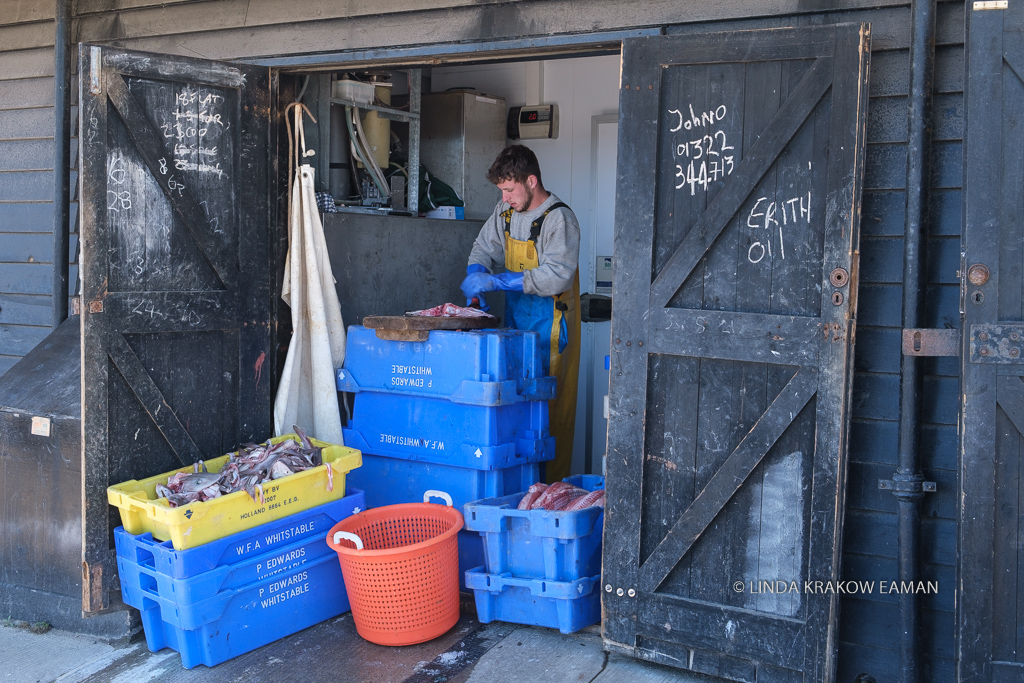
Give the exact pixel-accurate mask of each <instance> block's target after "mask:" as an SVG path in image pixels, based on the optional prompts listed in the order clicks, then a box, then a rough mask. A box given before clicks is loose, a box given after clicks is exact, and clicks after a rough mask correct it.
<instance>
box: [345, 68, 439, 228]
mask: <svg viewBox="0 0 1024 683" xmlns="http://www.w3.org/2000/svg"><path fill="white" fill-rule="evenodd" d="M422 76H423V73H422V71H420V70H419V69H409V111H404V110H402V109H393V108H391V107H380V106H377V105H375V104H361V103H359V102H354V101H352V100H343V99H336V98H333V97H332V98H330V100H329V101H330V103H331V104H332V105H334V104H337V105H341V106H347V107H356V108H357V109H369V110H371V111H375V112H378V113H379V114H380V115H381V116H383V117H384V118H386V119H388V120H390V121H407V122H408V123H409V160H408V167H407V168H406V171H407V173H408V180H407V183H406V191H405V196H406V207H407V208H408V209H409V211H410V212H412V214H413V215H414V216H416V215H418V209H419V202H420V101H421V95H422V87H423V86H422V83H423V80H422ZM328 120H329V119H328ZM394 208H397V207H394Z"/></svg>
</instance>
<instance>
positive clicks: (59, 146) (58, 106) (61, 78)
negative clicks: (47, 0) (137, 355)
mask: <svg viewBox="0 0 1024 683" xmlns="http://www.w3.org/2000/svg"><path fill="white" fill-rule="evenodd" d="M71 2H72V0H56V27H55V29H54V45H53V114H54V116H53V119H54V131H53V327H54V328H56V327H57V326H58V325H60V324H61V323H62V322H64V320H65V319H66V318H67V317H68V255H69V251H70V242H71V235H70V226H69V225H68V223H69V222H70V204H71V178H70V175H71V113H70V107H69V104H70V97H69V95H70V90H71V65H70V60H69V53H70V50H71Z"/></svg>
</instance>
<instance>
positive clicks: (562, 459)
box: [502, 202, 580, 483]
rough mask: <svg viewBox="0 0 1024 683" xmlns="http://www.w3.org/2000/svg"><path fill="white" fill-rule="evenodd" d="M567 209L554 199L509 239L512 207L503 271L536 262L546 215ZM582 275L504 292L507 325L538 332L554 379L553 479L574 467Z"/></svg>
mask: <svg viewBox="0 0 1024 683" xmlns="http://www.w3.org/2000/svg"><path fill="white" fill-rule="evenodd" d="M563 206H565V207H566V208H569V207H567V206H566V205H565V204H563V203H561V202H558V203H556V204H553V205H552V206H551V207H550V208H548V210H547V211H545V212H544V214H543V215H541V217H540V218H538V219H537V220H535V221H534V222H533V224H532V225H531V226H530V238H529V239H528V240H525V241H523V240H517V239H513V238H512V234H511V225H512V209H508V210H507V211H505V212H504V213H502V217H503V218H504V219H505V269H506V270H508V271H509V272H512V273H519V272H522V271H524V270H530V269H532V268H536V267H538V266H539V265H540V258H539V257H538V255H537V238H538V237H539V236H540V229H541V226H542V225H543V224H544V219H545V218H547V215H548V214H549V213H551V211H553V210H554V209H557V208H559V207H563ZM579 310H580V274H579V270H578V269H577V271H576V276H575V278H574V279H573V284H572V289H569V290H566V291H564V292H562V293H561V294H559V295H558V296H553V297H551V296H537V295H535V294H526V293H524V292H506V293H505V324H506V325H508V327H511V328H513V329H517V330H533V331H535V332H537V333H538V334H539V335H540V345H541V356H542V359H543V363H544V369H545V370H547V372H548V374H549V375H551V376H553V377H555V378H556V380H557V386H558V389H557V393H556V394H555V398H554V399H553V400H551V401H549V402H548V414H549V417H550V420H551V435H552V436H553V437H555V459H554V460H553V461H551V462H549V463H547V466H546V474H545V479H546V480H547V481H548V483H552V482H556V481H559V480H561V479H564V478H565V477H567V476H569V471H570V468H571V467H572V446H573V435H574V433H575V429H576V391H577V387H578V384H579V371H580V316H579Z"/></svg>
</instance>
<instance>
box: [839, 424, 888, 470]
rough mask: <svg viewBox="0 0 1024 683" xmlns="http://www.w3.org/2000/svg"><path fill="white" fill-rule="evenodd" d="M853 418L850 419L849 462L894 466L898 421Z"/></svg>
mask: <svg viewBox="0 0 1024 683" xmlns="http://www.w3.org/2000/svg"><path fill="white" fill-rule="evenodd" d="M889 417H890V419H888V420H864V419H858V418H857V416H854V419H853V420H851V421H850V462H855V461H856V462H879V463H886V464H888V465H890V466H892V467H895V466H896V448H897V445H898V442H897V439H898V438H899V436H898V434H899V431H898V426H897V425H898V422H897V421H896V420H895V416H894V415H891V416H889Z"/></svg>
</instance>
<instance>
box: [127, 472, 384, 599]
mask: <svg viewBox="0 0 1024 683" xmlns="http://www.w3.org/2000/svg"><path fill="white" fill-rule="evenodd" d="M347 492H348V494H349V495H347V496H345V498H343V499H341V500H339V501H337V502H335V503H329V504H327V505H321V506H320V507H318V508H313V510H309V511H307V512H305V513H297V514H295V515H293V516H291V517H287V518H285V519H284V520H281V522H287V523H274V524H267V525H264V526H265V528H264V527H258V528H257V529H253V530H250V531H247V532H242V533H240V534H236V535H235V536H230V537H228V538H226V539H221V540H220V541H215V542H213V543H209V544H207V545H205V546H199V547H198V548H193V549H190V550H174V549H173V548H172V547H171V544H170V541H164V542H163V543H160V542H159V541H154V540H152V538H147V537H148V536H149V534H143V535H141V536H132V535H131V534H129V533H127V532H126V531H124V529H122V528H120V527H118V528H117V529H115V530H114V540H115V544H116V546H117V549H118V554H117V569H118V573H119V576H120V579H121V585H122V588H124V587H125V586H127V587H128V590H138V591H149V592H152V591H154V590H155V591H156V594H157V595H159V596H160V597H163V598H167V599H169V600H173V601H174V602H176V603H178V604H192V603H196V602H200V601H203V600H207V599H210V598H213V597H216V596H217V595H218V594H219V593H221V592H223V591H225V590H229V589H234V588H238V587H239V586H244V585H246V584H250V583H253V582H256V581H260V580H262V579H266V578H270V577H271V576H274V575H277V574H282V573H286V572H288V571H291V570H293V569H295V568H297V567H300V566H302V565H304V564H307V563H310V562H312V561H314V560H316V559H317V558H319V557H321V556H323V555H326V554H328V553H330V552H331V549H330V547H328V546H327V544H326V543H325V542H324V538H325V536H326V534H327V532H328V531H329V530H330V528H331V526H333V525H334V524H336V523H337V522H339V521H341V520H342V519H345V518H346V517H349V516H350V515H352V514H354V513H356V512H359V511H360V510H364V509H365V508H366V502H365V497H364V495H363V492H362V491H359V490H353V489H351V488H350V489H348V491H347ZM327 524H330V525H331V526H326V525H327ZM253 531H261V533H258V534H254V533H252V532H253ZM188 570H198V571H192V573H190V574H188V573H186V572H187V571H188ZM176 574H178V575H180V576H176Z"/></svg>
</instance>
